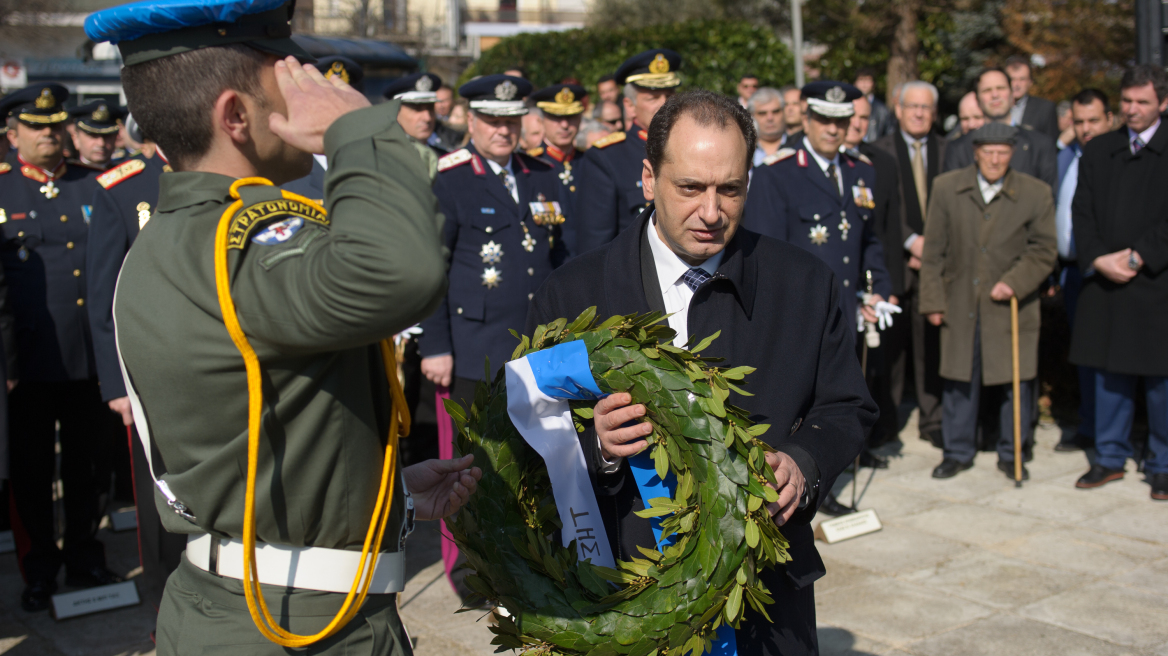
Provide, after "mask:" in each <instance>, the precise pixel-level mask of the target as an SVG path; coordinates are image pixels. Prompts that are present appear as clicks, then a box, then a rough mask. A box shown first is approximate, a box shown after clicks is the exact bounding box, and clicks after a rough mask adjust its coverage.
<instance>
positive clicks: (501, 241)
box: [418, 145, 572, 380]
mask: <svg viewBox="0 0 1168 656" xmlns="http://www.w3.org/2000/svg"><path fill="white" fill-rule="evenodd" d="M453 162H458V163H453ZM511 168H512V171H513V173H514V174H515V181H516V185H517V186H518V190H519V204H516V203H515V200H514V199H512V198H511V194H510V192H508V191H507V187H506V186H504V185H503V182H502V180H500V179H499V177H498V176H496V175H495V174H494V173H493V172H492V171H491V168H490V166H489V165H488V164H487V162H486V160H485V159H483V157H482V156H481V155H479V154H478V152H477V151H476V150H475V148H474V146H473V145H470V146H467V147H466V148H464V149H462V150H457V151H455V152H453V153H451V154H450V155H447V156H446V157H444V158H442V159H441V160H439V166H438V169H439V170H438V178H437V179H436V180H435V181H434V195H435V196H437V197H438V203H439V205H440V206H441V207H442V213H443V214H445V215H446V223H445V224H444V226H443V230H442V236H443V242H444V244H445V246H446V248H447V249H448V250H449V251H450V270H449V274H448V275H449V279H450V288H449V291H448V292H447V293H446V298H445V299H444V300H443V301H442V304H441V305H440V306H438V309H437V310H436V311H435V312H434V314H433V315H432V316H431V317H430V318H429V319H426V320H425V321H423V322H422V330H423V333H422V336H421V338H420V339H419V340H418V349H419V350H420V352H421V354H422V357H431V356H435V355H443V354H447V353H450V354H453V355H454V375H455V376H458V377H459V378H468V379H471V380H481V379H482V377H483V361H484V360H485V359H486V358H488V357H489V358H490V359H491V372H492V373H491V375H492V376H493V375H494V372H496V371H498V370H499V367H502V366H503V364H504V363H506V362H507V360H509V359H510V358H511V353H512V351H514V350H515V346H516V345H517V344H518V343H519V342H518V341H516V340H515V338H514V337H512V336H511V333H510V332H508V331H509V330H510V329H515V330H519V329H520V328H523V324H524V322H525V321H526V318H527V304H528V301H530V300H531V295H532V294H533V293H534V292H535V290H536V289H538V288H539V286H540V285H541V284H542V283H543V281H544V280H545V279H547V277H548V275H549V274H550V273H551V272H552V269H553V268H554V267H553V264H554V263H555V262H560V261H563V252H564V251H563V248H564V246H563V242H562V240H561V239H560V235H559V232H560V231H559V229H558V227H554V228H553V227H549V226H547V225H543V226H539V225H536V224H535V221H534V219H533V212H532V208H531V206H530V203H534V202H558V201H559V194H560V190H559V187H560V186H561V185H560V180H559V178H557V177H556V176H555V174H554V173H553V172H552V169H551V167H550V166H548V165H547V164H544V163H543V162H540V161H539V160H537V159H535V158H533V157H529V156H528V155H526V154H524V153H515V154H514V155H512V158H511ZM565 218H566V220H567V221H571V220H572V219H571V217H568V216H566V215H565ZM525 229H526V231H525ZM528 235H530V236H531V240H532V241H533V242H534V243H533V244H532V250H531V251H530V252H529V251H528V250H527V249H526V248H524V246H523V243H524V241H525V238H526V237H527V236H528ZM529 243H531V242H529ZM492 249H501V250H502V255H500V256H498V258H497V261H494V262H491V261H488V260H491V259H492V258H491V257H489V253H490V251H491V250H492ZM490 269H493V270H494V273H495V275H496V276H497V282H496V284H494V285H488V284H487V282H488V280H487V278H486V277H485V276H487V272H488V270H490Z"/></svg>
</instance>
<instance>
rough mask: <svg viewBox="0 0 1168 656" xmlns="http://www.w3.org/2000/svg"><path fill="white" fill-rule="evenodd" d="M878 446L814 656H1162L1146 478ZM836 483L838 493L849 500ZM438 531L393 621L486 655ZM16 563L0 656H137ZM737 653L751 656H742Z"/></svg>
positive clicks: (1054, 435)
mask: <svg viewBox="0 0 1168 656" xmlns="http://www.w3.org/2000/svg"><path fill="white" fill-rule="evenodd" d="M901 439H902V441H903V443H902V444H898V443H894V444H892V445H888V446H886V447H884V449H885V452H886V453H887V454H888V455H891V456H892V458H891V467H890V468H889V469H887V470H881V471H877V472H875V473H874V474H873V472H872V470H867V469H866V470H862V471H861V475H860V483H861V493H862V496H861V498H860V502H859V506H860V507H861V508H862V509H868V508H873V509H875V510H876V511H877V512H878V513H879V515H880V519H881V520H882V521H883V523H884V530H882V531H880V532H878V533H873V534H870V535H866V536H862V537H859V538H855V539H853V540H849V541H846V542H841V543H838V544H834V545H825V544H822V543H821V544H820V546H819V549H820V553H821V554H822V555H823V559H824V561H825V562H826V563H827V570H828V574H827V576H826V577H825V578H823V579H822V580H820V581H819V582H818V583H817V584H816V597H817V605H818V614H819V623H820V627H819V640H820V649H821V652H822V654H823V656H865V655H881V656H883V655H888V656H906V655H913V656H977V655H982V654H985V655H989V654H993V655H1007V656H1014V655H1018V656H1023V655H1025V656H1095V655H1099V656H1121V655H1126V656H1168V504H1165V503H1156V502H1153V501H1151V500H1150V499H1149V498H1148V486H1147V484H1145V483H1143V482H1142V479H1143V476H1142V475H1138V474H1134V473H1132V472H1131V471H1130V469H1131V468H1132V467H1131V465H1130V464H1129V473H1128V476H1127V478H1126V479H1124V480H1123V481H1121V482H1118V483H1113V484H1111V485H1108V486H1105V487H1103V488H1101V489H1098V490H1076V489H1074V487H1073V485H1074V482H1075V479H1076V478H1078V476H1079V475H1081V474H1082V473H1083V472H1084V471H1086V468H1087V465H1086V459H1085V458H1084V456H1083V454H1081V453H1070V454H1064V453H1055V452H1054V451H1053V446H1054V444H1055V442H1057V440H1058V431H1057V429H1055V428H1040V429H1039V432H1038V446H1037V447H1036V448H1035V459H1034V461H1033V462H1032V463H1030V464H1029V468H1030V475H1031V480H1030V481H1029V482H1028V483H1026V484H1025V486H1024V487H1023V488H1022V489H1020V490H1019V489H1015V488H1014V484H1013V482H1012V481H1010V480H1007V479H1006V477H1005V476H1003V475H1002V474H1001V473H1000V472H998V470H997V468H996V467H995V463H996V459H997V458H996V456H995V455H994V454H992V453H982V454H979V456H978V460H977V464H976V466H975V467H974V468H973V469H971V470H969V471H967V472H963V473H961V474H959V475H958V476H956V477H955V478H952V479H949V480H945V481H936V480H933V479H932V478H931V477H930V471H931V470H932V468H933V466H935V465H936V464H937V463H938V462H940V452H939V451H937V450H936V449H934V448H933V447H932V446H930V445H929V444H928V443H926V442H923V441H921V440H919V439H918V437H917V432H916V427H915V419H913V418H910V420H909V422H908V424H907V426H906V428H905V430H904V431H903V432H902V433H901ZM848 484H849V480H848V478H847V477H846V476H845V477H844V478H843V479H842V480H841V481H840V483H839V485H838V486H837V492H838V493H839V494H840V498H841V500H843V501H845V502H848V501H850V498H851V488H850V486H849V485H848ZM101 539H102V540H103V541H105V543H106V545H107V549H108V552H109V559H110V564H111V567H112V568H113V569H114V570H115V571H117V572H119V573H125V574H128V575H130V576H133V575H134V574H136V569H135V568H136V566H137V545H136V542H135V539H134V534H133V533H118V534H114V533H110V532H108V531H105V530H103V531H102V533H101ZM439 550H440V541H439V536H438V532H437V524H435V523H432V522H423V523H422V524H420V528H419V530H418V531H417V532H416V533H415V534H414V535H413V536H412V537H411V539H410V545H409V548H408V549H407V554H408V556H407V576H408V579H409V583H408V585H407V588H406V590H405V592H403V593H402V595H401V613H402V617H403V618H404V619H405V621H406V625H407V627H408V628H409V630H410V633H411V635H412V637H413V638H414V639H415V641H416V643H417V646H416V649H415V653H416V654H417V656H452V655H459V656H462V655H468V656H479V655H482V656H486V655H487V654H491V653H493V651H494V649H493V647H491V646H490V644H489V643H490V640H491V634H490V631H489V630H488V628H487V619H486V618H485V617H483V616H482V614H481V613H460V614H455V612H454V611H455V610H456V609H457V606H458V601H457V598H456V596H455V594H454V592H453V591H452V590H451V588H450V585H449V584H448V583H447V582H446V579H445V576H444V572H443V569H442V564H441V562H440V560H439V557H438V554H439ZM20 589H21V582H20V575H19V573H18V571H17V568H16V562H15V558H14V557H13V556H12V555H10V554H6V555H2V556H0V654H5V655H13V656H26V655H27V656H33V655H37V656H39V655H48V656H115V655H117V656H138V655H142V656H146V655H151V654H153V653H154V652H153V650H152V646H151V644H150V641H149V638H148V637H147V636H148V632H149V630H150V623H151V616H152V614H153V610H152V609H150V608H148V607H145V606H138V607H135V608H129V609H121V610H116V611H110V612H106V613H101V614H97V615H92V616H89V617H82V618H76V619H71V620H65V621H62V622H57V621H55V620H53V619H52V618H50V617H49V616H48V615H47V614H46V613H40V614H36V615H29V614H27V613H24V612H23V611H21V610H20V606H19V597H20ZM743 656H747V655H743Z"/></svg>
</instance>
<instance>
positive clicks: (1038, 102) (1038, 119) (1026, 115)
mask: <svg viewBox="0 0 1168 656" xmlns="http://www.w3.org/2000/svg"><path fill="white" fill-rule="evenodd" d="M1006 74H1007V75H1009V76H1010V92H1011V95H1013V97H1014V106H1013V107H1011V108H1010V125H1013V126H1014V127H1019V128H1027V129H1029V130H1034V131H1035V132H1041V133H1042V134H1045V135H1046V136H1048V137H1050V138H1051V139H1058V137H1059V128H1058V112H1057V111H1055V106H1054V103H1052V102H1051V101H1049V100H1047V99H1046V98H1036V97H1034V96H1032V95H1030V87H1031V86H1033V85H1034V79H1033V78H1031V76H1030V61H1029V60H1027V59H1026V58H1025V57H1018V56H1014V57H1010V58H1009V59H1007V60H1006Z"/></svg>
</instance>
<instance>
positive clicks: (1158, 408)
mask: <svg viewBox="0 0 1168 656" xmlns="http://www.w3.org/2000/svg"><path fill="white" fill-rule="evenodd" d="M1138 380H1139V376H1131V375H1128V374H1116V373H1111V372H1110V371H1103V370H1101V369H1096V370H1095V404H1096V405H1095V422H1096V423H1095V448H1096V449H1097V450H1098V451H1099V464H1101V465H1103V466H1104V467H1107V468H1108V469H1123V468H1124V465H1125V464H1126V463H1127V459H1128V458H1133V457H1136V456H1135V453H1134V451H1133V450H1132V445H1131V428H1132V420H1133V419H1134V418H1135V413H1136V383H1137V382H1138ZM1144 388H1145V389H1146V390H1147V391H1146V395H1147V401H1148V449H1149V451H1150V453H1148V457H1147V459H1146V460H1145V461H1144V471H1146V472H1147V473H1149V474H1168V377H1165V376H1147V377H1145V378H1144Z"/></svg>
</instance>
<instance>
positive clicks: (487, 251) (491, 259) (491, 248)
mask: <svg viewBox="0 0 1168 656" xmlns="http://www.w3.org/2000/svg"><path fill="white" fill-rule="evenodd" d="M479 257H481V258H483V264H498V263H499V262H501V261H502V260H503V247H502V246H501V245H500V244H496V243H495V242H494V240H492V241H489V242H487V243H485V244H483V247H482V249H481V250H480V251H479Z"/></svg>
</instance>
